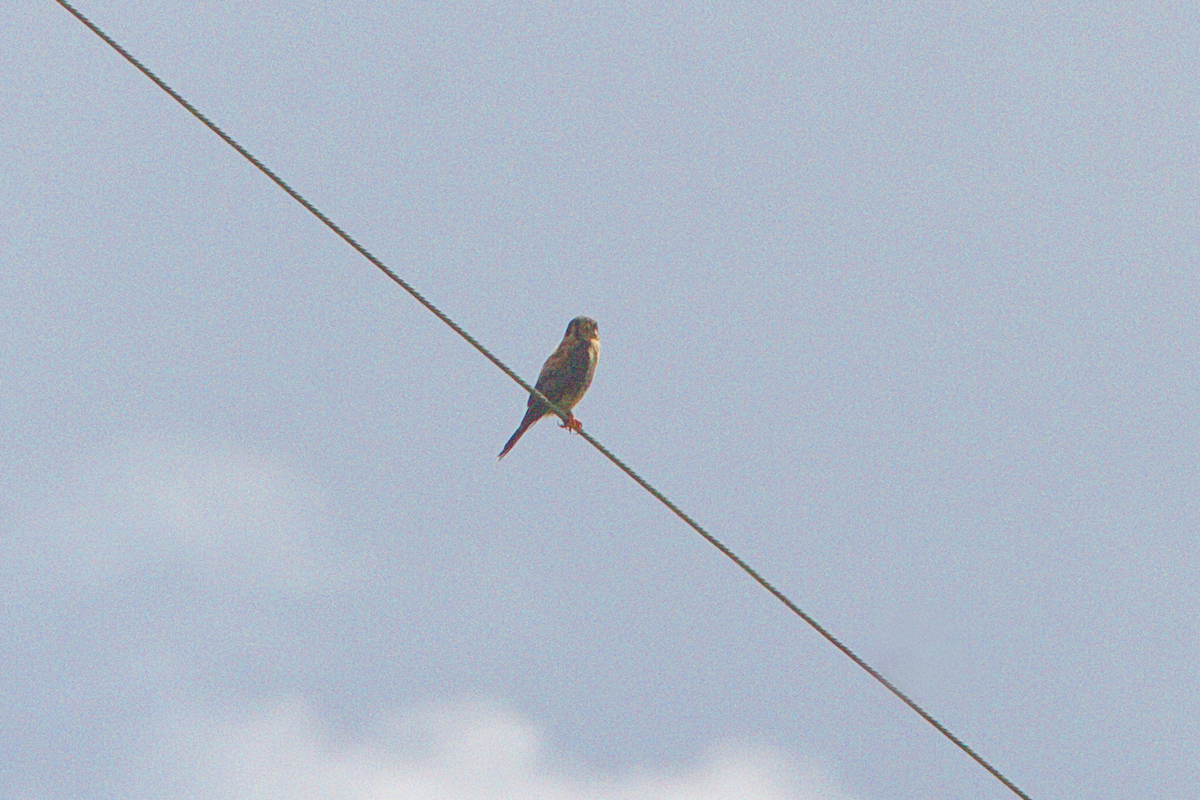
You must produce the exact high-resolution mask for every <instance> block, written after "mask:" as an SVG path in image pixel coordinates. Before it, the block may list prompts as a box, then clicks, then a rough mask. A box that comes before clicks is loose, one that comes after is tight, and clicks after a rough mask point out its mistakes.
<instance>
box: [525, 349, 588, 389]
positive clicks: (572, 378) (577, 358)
mask: <svg viewBox="0 0 1200 800" xmlns="http://www.w3.org/2000/svg"><path fill="white" fill-rule="evenodd" d="M590 372H591V363H590V358H589V355H588V343H587V342H586V341H584V340H582V339H572V340H570V341H564V342H563V343H562V344H560V345H559V346H558V349H557V350H555V351H554V352H553V353H551V354H550V357H549V358H548V359H546V364H545V366H543V367H542V372H541V374H539V375H538V379H537V384H536V386H537V390H538V391H539V392H541V393H542V394H544V395H546V397H548V398H549V399H550V400H551V401H553V402H554V403H555V404H558V403H559V401H561V400H563V399H564V398H566V397H569V396H571V395H575V394H579V393H580V390H581V389H586V388H587V383H588V376H589V373H590ZM529 403H530V405H533V403H534V398H533V396H532V395H530V398H529Z"/></svg>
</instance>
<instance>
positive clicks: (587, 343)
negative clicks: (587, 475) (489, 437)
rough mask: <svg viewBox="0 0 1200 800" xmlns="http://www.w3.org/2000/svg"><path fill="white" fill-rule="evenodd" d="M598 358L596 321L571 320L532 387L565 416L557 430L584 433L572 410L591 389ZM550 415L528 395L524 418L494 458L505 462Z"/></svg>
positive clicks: (541, 403)
mask: <svg viewBox="0 0 1200 800" xmlns="http://www.w3.org/2000/svg"><path fill="white" fill-rule="evenodd" d="M599 356H600V327H599V326H598V325H597V324H596V320H594V319H592V318H591V317H576V318H575V319H573V320H571V321H570V323H568V324H567V332H566V333H565V334H564V335H563V340H562V342H561V343H560V344H559V345H558V348H557V349H556V350H555V351H554V352H553V353H551V354H550V357H549V358H547V359H546V363H545V364H544V365H543V366H542V371H541V373H539V374H538V379H537V383H536V384H534V387H535V388H536V389H537V390H538V391H539V392H541V393H542V394H543V395H545V396H546V399H547V400H550V401H551V402H552V403H554V405H556V406H558V407H559V408H560V409H562V410H563V411H565V412H567V420H566V422H564V423H563V424H562V425H561V426H559V427H562V428H569V429H570V430H572V431H581V430H583V426H582V425H580V424H579V420H577V419H575V415H574V414H572V413H571V409H572V408H574V407H575V404H576V403H578V402H579V401H580V399H581V398H582V397H583V393H584V392H586V391H587V390H588V387H589V386H591V385H592V375H594V374H595V373H596V359H597V358H599ZM553 413H554V411H553V410H552V409H551V408H550V406H548V405H546V403H544V402H543V401H541V400H539V399H538V398H537V396H536V395H533V394H531V395H529V403H528V407H527V410H526V411H525V418H524V419H522V420H521V424H520V425H518V426H517V430H516V432H515V433H514V434H513V435H512V437H511V438H510V439H509V440H508V443H507V444H506V445H504V449H503V450H501V451H500V455H499V456H497V458H504V456H505V455H507V454H508V451H509V450H512V448H513V445H515V444H516V443H517V440H518V439H520V438H521V436H522V435H523V434H524V433H525V431H527V430H529V428H530V427H531V426H532V425H533V423H535V422H537V421H538V420H539V419H541V418H542V417H544V416H546V415H547V414H553Z"/></svg>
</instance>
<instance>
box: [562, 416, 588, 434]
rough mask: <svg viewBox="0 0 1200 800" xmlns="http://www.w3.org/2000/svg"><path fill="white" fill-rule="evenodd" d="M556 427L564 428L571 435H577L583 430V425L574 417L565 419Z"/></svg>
mask: <svg viewBox="0 0 1200 800" xmlns="http://www.w3.org/2000/svg"><path fill="white" fill-rule="evenodd" d="M558 427H560V428H566V429H567V430H569V431H571V432H572V433H579V432H580V431H582V430H583V425H582V424H581V423H580V422H579V420H577V419H575V417H574V415H572V416H569V417H567V419H566V420H564V421H563V423H562V424H561V425H559V426H558Z"/></svg>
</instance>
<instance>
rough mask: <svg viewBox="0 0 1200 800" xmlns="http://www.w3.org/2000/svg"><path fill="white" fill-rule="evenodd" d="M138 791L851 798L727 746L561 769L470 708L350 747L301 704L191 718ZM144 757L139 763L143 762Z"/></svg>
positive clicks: (487, 710)
mask: <svg viewBox="0 0 1200 800" xmlns="http://www.w3.org/2000/svg"><path fill="white" fill-rule="evenodd" d="M143 758H144V759H145V762H144V764H143V768H142V769H141V770H139V774H140V776H141V777H140V779H139V780H138V781H136V783H137V784H138V785H136V786H131V787H130V788H131V789H132V790H133V791H132V793H131V794H132V796H134V797H137V798H144V800H152V799H157V798H166V797H171V798H205V799H206V800H223V799H224V798H238V800H310V799H311V800H317V798H320V799H321V800H418V799H419V800H451V799H452V798H453V799H454V800H457V799H458V798H474V799H476V800H492V799H493V798H495V799H496V800H499V799H500V798H533V799H535V800H635V799H636V800H709V799H710V798H711V800H717V799H718V798H720V799H721V800H725V799H726V798H731V797H737V798H746V799H747V800H846V799H847V798H848V795H847V794H846V793H845V792H844V791H842V790H841V789H839V788H838V786H837V784H836V782H835V781H834V780H832V779H831V777H830V776H829V775H828V774H827V773H826V771H825V770H823V769H822V768H821V767H820V766H819V765H817V764H816V763H815V762H811V763H797V762H794V761H792V760H789V759H788V758H786V757H784V756H782V755H781V754H779V753H777V752H775V751H772V750H769V749H765V748H762V747H753V746H749V745H745V744H737V743H725V744H723V745H721V746H718V747H716V748H713V749H712V750H711V751H710V752H709V753H708V754H707V756H706V757H705V758H704V759H703V760H702V761H701V762H700V763H698V764H695V765H694V766H692V767H690V768H685V769H669V770H667V769H664V770H657V771H649V770H647V771H642V772H638V773H635V774H618V775H596V774H585V773H586V772H587V771H586V770H573V772H575V773H578V774H571V772H572V770H569V769H565V768H562V767H554V766H552V765H551V763H550V760H549V759H547V758H546V754H545V752H544V745H543V737H542V735H541V733H540V732H539V731H538V730H537V728H536V727H535V726H533V725H531V724H530V723H529V722H527V721H526V720H524V719H522V718H521V717H519V716H517V715H515V714H513V713H512V712H510V711H507V710H505V709H503V708H501V707H498V706H495V705H491V704H481V703H458V704H450V705H444V706H440V707H436V708H427V709H424V710H419V711H413V712H409V713H407V714H400V715H394V716H392V717H390V718H388V719H387V720H385V721H384V722H383V723H382V724H380V725H379V726H378V727H377V729H376V730H375V731H374V732H373V733H372V734H371V735H368V736H365V737H358V738H356V739H354V740H352V741H348V740H345V739H342V740H339V739H338V737H335V736H333V735H331V734H330V732H329V731H328V730H326V729H324V728H323V727H322V726H321V724H320V723H319V722H318V721H317V719H316V718H315V716H314V715H313V714H312V713H311V712H310V711H309V710H308V709H307V708H306V707H305V706H303V705H301V704H296V703H293V704H284V705H280V706H277V707H275V708H272V709H270V710H267V711H265V712H263V713H260V714H255V715H248V716H237V717H230V718H227V719H224V720H213V719H208V720H201V719H199V718H198V717H197V715H195V714H192V715H189V716H187V717H179V718H177V719H176V720H175V722H174V723H173V724H171V725H169V726H166V728H164V729H162V730H159V731H156V732H155V733H154V735H153V736H151V737H149V744H148V746H147V749H146V751H145V752H144V753H143ZM135 760H136V759H135Z"/></svg>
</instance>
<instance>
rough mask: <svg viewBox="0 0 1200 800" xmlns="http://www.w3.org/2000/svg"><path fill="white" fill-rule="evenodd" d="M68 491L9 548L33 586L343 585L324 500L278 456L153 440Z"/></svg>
mask: <svg viewBox="0 0 1200 800" xmlns="http://www.w3.org/2000/svg"><path fill="white" fill-rule="evenodd" d="M64 483H67V484H68V485H72V486H74V487H75V488H74V491H73V492H69V493H66V496H65V497H58V498H55V504H54V505H53V506H52V507H49V508H44V509H42V511H41V513H40V515H39V516H38V517H37V518H36V519H33V520H30V521H29V523H28V524H27V525H25V526H23V527H24V530H23V531H20V532H19V533H18V534H17V535H16V536H14V537H12V538H11V539H10V540H9V541H7V542H6V543H5V546H6V549H7V550H8V551H9V552H7V553H4V554H3V555H5V556H6V557H7V558H6V560H7V561H8V563H9V565H10V567H11V568H12V569H13V570H14V572H15V573H16V577H18V578H19V579H22V580H23V581H24V582H26V583H29V582H33V583H35V584H41V585H50V586H61V585H72V584H79V583H83V584H88V585H90V584H95V583H98V582H111V581H113V580H118V579H122V578H124V577H127V576H128V575H129V574H131V573H147V572H149V573H153V572H157V571H162V570H171V571H176V572H178V571H186V572H190V573H191V574H195V575H198V576H201V577H204V578H209V579H217V580H222V581H233V582H238V583H243V584H256V585H262V584H269V585H273V586H283V587H287V588H299V589H303V588H312V587H314V586H317V585H320V584H321V583H323V582H325V581H327V580H328V579H329V578H330V577H331V575H332V569H331V563H330V561H329V559H328V558H326V557H325V553H324V552H323V549H322V548H321V547H319V546H318V544H317V543H318V541H319V538H318V537H317V536H316V535H315V534H316V533H317V531H318V529H319V526H320V524H321V522H322V521H323V520H324V519H325V516H326V515H325V509H324V501H323V497H322V495H321V493H320V492H319V491H318V490H316V489H315V488H314V485H313V481H312V480H311V479H310V478H308V476H306V475H305V474H303V472H302V471H301V470H299V469H298V468H297V467H296V466H295V465H293V464H290V463H288V462H287V461H286V460H285V459H282V458H280V457H278V456H267V455H260V454H255V453H251V452H249V451H247V450H244V449H241V448H238V447H236V446H234V445H231V444H229V443H227V442H215V441H214V442H204V443H202V442H197V441H152V442H145V443H141V444H138V445H134V446H130V447H128V448H126V449H125V450H123V451H120V452H117V453H114V454H112V455H111V456H110V460H109V462H108V463H107V464H104V465H97V466H95V467H93V468H92V469H90V470H88V471H87V472H86V473H85V474H82V475H78V476H70V477H69V478H67V479H65V480H64Z"/></svg>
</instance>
